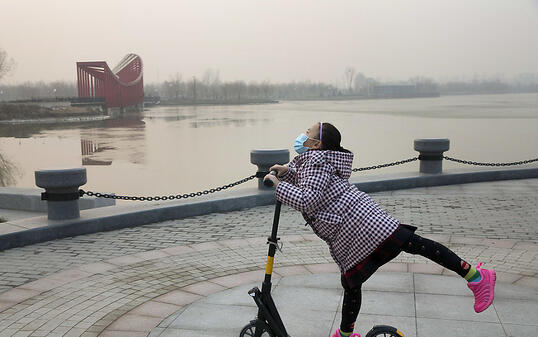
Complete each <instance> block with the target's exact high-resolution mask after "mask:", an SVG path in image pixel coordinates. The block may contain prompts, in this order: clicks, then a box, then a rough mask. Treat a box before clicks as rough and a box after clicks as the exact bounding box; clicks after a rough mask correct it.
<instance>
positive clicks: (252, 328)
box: [239, 321, 275, 337]
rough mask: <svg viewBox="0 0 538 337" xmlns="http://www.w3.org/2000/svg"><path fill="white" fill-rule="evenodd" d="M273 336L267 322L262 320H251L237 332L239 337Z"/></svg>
mask: <svg viewBox="0 0 538 337" xmlns="http://www.w3.org/2000/svg"><path fill="white" fill-rule="evenodd" d="M256 328H258V333H257V334H256ZM245 336H248V337H275V334H274V333H273V331H271V328H270V327H269V325H267V323H265V322H262V321H251V322H250V323H248V324H247V325H245V327H244V328H243V330H241V333H240V334H239V337H245Z"/></svg>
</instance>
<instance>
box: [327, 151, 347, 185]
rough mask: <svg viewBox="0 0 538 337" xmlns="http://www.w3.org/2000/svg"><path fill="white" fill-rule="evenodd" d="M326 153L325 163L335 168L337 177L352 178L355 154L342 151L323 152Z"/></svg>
mask: <svg viewBox="0 0 538 337" xmlns="http://www.w3.org/2000/svg"><path fill="white" fill-rule="evenodd" d="M323 152H325V153H324V154H325V161H326V162H327V163H328V164H329V165H331V166H332V167H334V169H335V170H336V175H337V176H339V177H340V178H342V179H346V180H347V179H349V177H351V170H352V165H353V153H351V152H340V151H323Z"/></svg>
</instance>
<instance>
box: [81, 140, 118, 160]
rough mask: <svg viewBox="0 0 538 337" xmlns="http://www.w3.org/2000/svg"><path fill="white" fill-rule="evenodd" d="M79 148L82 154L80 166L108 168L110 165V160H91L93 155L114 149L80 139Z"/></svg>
mask: <svg viewBox="0 0 538 337" xmlns="http://www.w3.org/2000/svg"><path fill="white" fill-rule="evenodd" d="M80 148H81V152H82V166H87V165H101V166H108V165H110V164H112V160H96V159H93V158H91V156H92V155H93V154H94V153H97V152H103V151H106V150H113V149H114V147H111V146H105V145H102V144H99V143H97V142H96V141H93V140H91V139H80Z"/></svg>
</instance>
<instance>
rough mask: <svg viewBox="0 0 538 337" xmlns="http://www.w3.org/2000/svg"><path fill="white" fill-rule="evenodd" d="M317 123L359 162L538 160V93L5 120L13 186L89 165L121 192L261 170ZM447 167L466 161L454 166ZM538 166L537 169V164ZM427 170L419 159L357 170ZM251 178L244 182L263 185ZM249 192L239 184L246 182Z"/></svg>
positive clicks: (186, 187) (164, 190)
mask: <svg viewBox="0 0 538 337" xmlns="http://www.w3.org/2000/svg"><path fill="white" fill-rule="evenodd" d="M317 121H324V122H331V123H333V124H334V125H335V126H336V127H337V128H339V129H340V131H341V133H342V145H343V146H344V147H346V148H348V149H350V150H351V151H353V152H354V153H355V162H354V167H362V166H370V165H376V164H381V163H386V162H391V161H396V160H402V159H406V158H410V157H414V156H416V155H417V153H416V152H415V151H414V150H413V140H414V139H416V138H430V137H434V138H449V139H450V142H451V143H450V150H449V151H448V152H446V153H445V154H446V155H449V156H452V157H457V158H463V159H469V160H475V161H488V162H498V161H517V160H523V159H530V158H536V157H538V94H506V95H472V96H442V97H436V98H416V99H392V100H390V99H386V100H358V101H284V102H281V103H279V104H267V105H265V104H264V105H243V106H203V107H200V106H199V107H192V106H183V107H165V106H160V107H153V108H150V109H147V110H146V111H144V112H143V113H142V114H141V115H140V116H130V117H129V118H123V119H109V120H104V121H94V122H83V123H55V124H52V123H32V124H15V125H13V124H12V125H6V124H3V125H0V154H1V155H2V157H3V158H4V160H7V161H8V162H9V163H10V164H11V166H12V169H11V170H9V172H5V170H4V172H3V174H4V176H6V175H9V177H10V178H12V179H11V181H10V182H9V185H11V186H16V187H35V180H34V171H35V170H38V169H48V168H70V167H80V166H84V167H86V169H87V173H88V183H87V184H86V185H85V186H84V187H83V189H87V190H92V191H98V192H114V193H116V194H122V195H170V194H180V193H181V194H182V193H188V192H195V191H198V190H203V189H207V188H211V187H217V186H220V185H223V184H227V183H230V182H233V181H235V180H239V179H242V178H244V177H247V176H249V175H251V174H253V173H254V172H255V171H256V167H255V166H254V165H252V164H250V157H249V155H250V150H252V149H289V150H290V152H291V153H292V154H293V153H294V152H293V148H292V144H293V141H294V139H295V137H296V136H297V135H298V134H299V133H301V132H304V131H305V130H306V129H307V128H308V127H309V126H311V125H312V124H314V123H315V122H317ZM444 166H445V167H446V168H455V167H460V168H461V167H462V165H460V164H455V163H450V162H446V161H445V163H444ZM535 166H538V165H533V167H535ZM403 171H407V172H409V171H414V172H416V171H418V162H413V163H409V164H405V165H401V166H398V167H392V168H386V169H380V170H375V171H367V172H365V173H355V174H354V175H355V176H360V175H366V174H385V173H391V172H403ZM255 184H256V183H255V182H254V181H251V182H249V183H247V184H244V185H242V187H243V186H256V185H255ZM237 188H240V187H237Z"/></svg>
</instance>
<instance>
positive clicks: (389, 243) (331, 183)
mask: <svg viewBox="0 0 538 337" xmlns="http://www.w3.org/2000/svg"><path fill="white" fill-rule="evenodd" d="M340 139H341V135H340V132H339V131H338V129H336V128H335V127H334V126H333V125H332V124H329V123H316V124H314V125H313V126H312V127H310V128H309V129H308V130H307V131H306V134H301V135H299V136H298V137H297V139H296V140H295V146H294V147H295V150H296V151H297V153H299V156H297V157H295V158H294V159H293V160H292V161H291V162H290V163H289V164H288V165H286V166H282V165H274V166H273V167H271V170H275V171H277V172H278V174H277V176H276V177H275V176H273V175H267V176H265V178H264V179H270V180H272V181H273V183H274V186H275V187H276V198H277V199H278V200H279V201H281V202H282V203H284V204H286V205H289V206H291V207H293V208H295V209H297V210H298V211H300V212H301V213H302V214H303V217H304V218H305V220H306V221H307V223H308V224H309V225H310V226H311V227H312V229H313V230H314V233H316V235H317V236H319V237H320V238H321V239H323V240H324V241H325V242H326V243H327V244H328V245H329V251H330V253H331V256H332V257H333V259H334V261H335V262H336V263H337V264H338V266H339V267H340V271H341V283H342V286H343V288H344V301H343V304H342V321H341V323H340V329H337V330H336V331H335V333H334V334H333V335H332V337H348V336H350V335H351V334H353V329H354V325H355V321H356V320H357V316H358V314H359V310H360V306H361V286H362V284H363V283H364V282H365V281H366V280H367V279H368V278H369V277H370V276H371V275H372V274H373V273H374V272H375V271H376V270H377V269H378V268H379V267H381V266H382V265H384V264H385V263H387V262H389V261H390V260H392V259H393V258H395V257H396V256H397V255H398V254H400V252H402V251H404V252H407V253H410V254H419V255H422V256H424V257H426V258H428V259H430V260H432V261H434V262H436V263H438V264H440V265H441V266H443V267H445V268H447V269H450V270H452V271H454V272H456V273H457V274H459V275H460V276H461V277H463V278H465V280H467V282H468V283H467V286H468V287H469V288H470V289H471V290H472V292H473V293H474V297H475V304H474V309H475V311H476V312H477V313H478V312H482V311H484V310H485V309H486V308H487V307H489V306H490V305H491V303H492V302H493V298H494V288H495V279H496V275H495V271H493V270H487V269H482V268H480V265H481V264H479V265H478V266H477V267H476V269H475V268H473V267H472V266H471V265H470V264H469V263H467V262H466V261H464V260H462V259H461V258H460V257H458V256H457V255H456V254H455V253H454V252H452V251H451V250H450V249H448V248H447V247H445V246H443V245H441V244H439V243H437V242H435V241H432V240H429V239H426V238H423V237H420V236H419V235H417V234H415V233H414V232H415V230H416V227H413V226H408V225H404V224H401V223H400V222H399V221H398V220H397V219H395V218H393V217H392V216H391V215H389V214H388V213H387V212H385V211H384V210H383V209H382V208H381V207H380V206H379V205H377V204H376V203H375V202H374V201H373V200H372V199H371V198H370V197H369V196H368V195H367V194H366V193H364V192H361V191H359V190H358V189H357V188H356V187H355V186H354V185H352V184H350V183H349V181H348V179H349V177H350V175H351V165H352V162H353V153H351V152H350V151H348V150H346V149H344V148H343V147H342V146H340ZM353 336H358V337H360V335H358V334H354V335H353Z"/></svg>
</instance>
